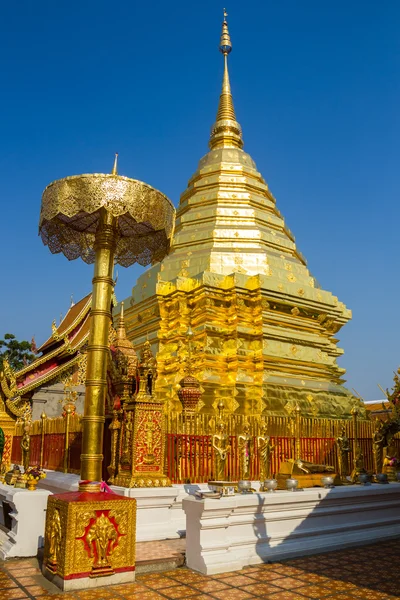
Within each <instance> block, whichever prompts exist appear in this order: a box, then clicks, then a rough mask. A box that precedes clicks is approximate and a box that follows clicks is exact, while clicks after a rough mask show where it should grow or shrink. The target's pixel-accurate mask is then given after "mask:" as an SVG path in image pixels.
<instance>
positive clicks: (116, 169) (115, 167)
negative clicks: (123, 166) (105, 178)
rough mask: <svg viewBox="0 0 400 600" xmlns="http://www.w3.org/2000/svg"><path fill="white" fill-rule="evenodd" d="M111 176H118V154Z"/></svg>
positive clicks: (116, 154)
mask: <svg viewBox="0 0 400 600" xmlns="http://www.w3.org/2000/svg"><path fill="white" fill-rule="evenodd" d="M111 175H118V152H116V153H115V157H114V165H113V168H112V171H111Z"/></svg>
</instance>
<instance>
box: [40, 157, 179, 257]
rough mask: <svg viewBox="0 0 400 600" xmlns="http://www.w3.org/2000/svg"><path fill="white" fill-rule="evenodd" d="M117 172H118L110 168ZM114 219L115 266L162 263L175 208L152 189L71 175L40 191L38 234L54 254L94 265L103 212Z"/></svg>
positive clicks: (100, 176)
mask: <svg viewBox="0 0 400 600" xmlns="http://www.w3.org/2000/svg"><path fill="white" fill-rule="evenodd" d="M114 170H115V171H116V169H114ZM102 209H104V210H105V211H107V213H109V214H110V215H112V216H113V217H116V218H117V225H116V228H117V231H116V236H117V240H116V242H117V243H116V248H115V257H114V258H115V261H116V262H117V263H119V264H120V265H122V266H124V267H128V266H130V265H132V264H133V263H135V262H137V263H139V264H140V265H142V266H146V265H149V264H151V263H155V262H158V261H160V260H162V259H163V258H164V256H165V255H166V254H167V252H168V249H169V243H170V240H171V237H172V233H173V228H174V221H175V208H174V206H173V204H172V202H171V201H170V200H169V199H168V198H167V197H166V196H165V195H164V194H162V193H161V192H159V191H158V190H156V189H154V188H153V187H151V186H149V185H147V184H146V183H143V182H142V181H138V180H136V179H129V178H128V177H122V176H120V175H117V174H116V172H115V173H112V174H104V173H91V174H86V175H75V176H72V177H66V178H65V179H59V180H58V181H54V182H53V183H50V185H48V186H47V187H46V189H45V190H44V192H43V197H42V208H41V212H40V221H39V233H40V235H41V238H42V240H43V243H44V244H45V245H48V246H49V249H50V251H51V252H52V253H53V254H57V253H59V252H62V253H63V254H64V255H65V256H66V257H67V258H68V260H74V259H76V258H79V257H80V258H82V260H84V261H85V262H86V263H88V264H90V263H93V262H94V260H95V250H94V243H95V236H96V232H97V230H98V226H99V221H100V214H101V210H102Z"/></svg>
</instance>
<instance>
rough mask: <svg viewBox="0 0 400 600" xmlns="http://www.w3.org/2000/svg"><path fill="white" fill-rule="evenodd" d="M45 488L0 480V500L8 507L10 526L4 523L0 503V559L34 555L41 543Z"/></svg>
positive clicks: (44, 510)
mask: <svg viewBox="0 0 400 600" xmlns="http://www.w3.org/2000/svg"><path fill="white" fill-rule="evenodd" d="M50 495H51V492H49V491H48V490H35V491H34V492H30V491H29V490H24V489H18V488H14V487H11V486H9V485H5V484H3V483H0V501H1V502H2V504H3V502H7V503H8V504H9V505H10V506H11V509H12V511H11V512H10V517H11V529H10V530H8V529H6V527H5V524H4V514H3V506H2V508H1V510H0V523H1V528H0V559H2V560H5V559H6V558H11V557H13V556H36V554H37V551H38V548H41V547H42V546H43V544H44V525H45V520H46V508H47V498H48V497H49V496H50Z"/></svg>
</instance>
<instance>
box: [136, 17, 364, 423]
mask: <svg viewBox="0 0 400 600" xmlns="http://www.w3.org/2000/svg"><path fill="white" fill-rule="evenodd" d="M226 16H227V15H226V13H225V14H224V20H223V24H222V35H221V40H220V51H221V53H222V55H223V75H222V90H221V94H220V98H219V103H218V109H217V115H216V120H215V122H214V124H213V126H212V128H211V135H210V141H209V146H210V151H209V152H208V153H207V154H206V155H205V156H204V157H203V158H201V160H200V162H199V164H198V168H197V170H196V171H195V173H194V175H193V176H192V177H191V178H190V180H189V183H188V185H187V188H186V190H185V191H184V192H183V194H182V195H181V198H180V203H179V208H178V210H177V216H176V222H175V233H174V238H173V243H172V247H171V251H170V253H169V255H168V256H167V257H166V258H165V259H164V260H163V261H162V262H161V264H158V265H155V266H154V267H152V268H151V269H148V270H147V271H146V273H144V274H143V275H142V276H141V277H139V279H138V281H137V283H136V285H135V286H134V288H133V289H132V298H131V299H129V300H128V304H127V305H126V306H127V307H128V308H127V310H126V323H127V333H128V337H129V338H130V339H132V341H133V343H134V346H135V347H140V346H141V345H142V344H143V341H144V339H146V336H149V339H150V340H151V342H152V343H153V344H154V346H156V348H157V349H158V354H157V363H158V366H159V368H158V380H157V381H158V389H159V390H160V393H161V390H163V391H164V392H165V393H166V394H167V395H169V397H171V406H172V405H173V403H174V402H176V398H175V396H176V394H174V391H173V390H174V388H175V386H176V384H177V383H178V382H179V381H180V380H181V379H182V376H183V372H182V371H183V369H182V365H183V364H184V360H185V355H187V348H186V342H185V335H186V331H187V330H188V328H189V327H191V328H192V329H193V331H194V344H195V345H196V344H197V351H196V352H195V354H196V357H195V359H194V365H193V367H194V373H195V375H196V377H198V379H199V381H200V383H201V386H202V387H203V388H204V390H205V391H204V395H203V396H202V402H204V405H205V406H204V410H207V411H209V412H211V411H212V410H213V409H212V407H214V408H215V406H216V405H217V404H218V398H223V401H224V402H225V406H226V408H227V409H228V410H231V411H234V410H240V411H243V412H245V413H246V412H247V413H248V412H249V411H250V412H253V413H254V414H260V412H262V411H263V410H269V411H271V413H270V414H276V415H278V414H279V415H285V414H287V410H288V408H287V406H289V408H290V405H289V403H288V399H289V398H296V400H297V401H298V402H299V404H300V405H301V409H302V412H303V414H310V415H312V416H316V415H317V414H318V415H320V416H323V417H332V416H342V415H350V412H349V411H350V408H351V407H352V406H353V404H354V402H355V399H354V397H353V396H352V394H351V393H350V392H349V391H348V390H346V389H345V388H344V387H343V386H342V384H343V383H344V380H343V375H344V373H345V371H344V369H343V368H341V367H340V366H339V365H338V364H337V362H336V359H337V357H338V356H340V355H341V354H342V352H343V351H342V350H341V349H340V348H338V346H337V343H338V340H337V339H336V337H335V334H336V332H337V331H339V330H340V328H341V327H342V326H343V325H344V324H345V323H346V322H347V321H348V320H349V319H350V318H351V311H350V310H348V309H347V308H346V306H345V305H344V304H343V303H342V302H340V301H339V300H338V298H337V297H336V296H334V295H333V294H332V293H331V292H330V291H328V290H323V289H321V288H320V286H319V285H318V282H317V281H316V280H315V278H314V277H313V275H312V274H311V273H310V271H309V270H308V268H307V263H306V260H305V258H304V257H303V256H302V254H301V253H300V251H299V250H298V248H297V246H296V242H295V238H294V236H293V234H292V233H291V231H290V230H289V228H288V227H287V225H286V224H285V221H284V219H283V216H282V214H281V213H280V211H279V209H278V208H277V205H276V200H275V197H274V196H273V194H272V193H271V191H270V190H269V188H268V185H267V183H266V182H265V180H264V178H263V177H262V175H261V174H260V173H259V172H258V170H257V167H256V165H255V163H254V161H253V159H252V158H251V156H250V155H249V154H247V153H246V152H244V150H243V137H242V130H241V127H240V125H239V123H238V121H237V118H236V112H235V109H234V103H233V97H232V90H231V83H230V79H229V73H228V59H229V57H230V55H231V50H232V43H231V38H230V34H229V29H228V23H227V19H226ZM171 390H172V391H171ZM175 407H176V408H177V406H176V404H175Z"/></svg>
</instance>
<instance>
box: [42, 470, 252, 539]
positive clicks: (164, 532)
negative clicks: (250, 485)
mask: <svg viewBox="0 0 400 600" xmlns="http://www.w3.org/2000/svg"><path fill="white" fill-rule="evenodd" d="M79 479H80V477H79V475H73V474H72V473H61V472H59V471H46V479H41V480H40V481H39V486H40V488H41V489H47V490H50V491H51V492H52V493H53V494H61V493H63V492H70V491H75V490H77V489H78V483H79ZM111 489H112V490H113V491H114V492H115V493H117V494H121V496H128V497H130V498H136V501H137V521H136V540H137V541H138V542H147V541H153V540H165V539H174V538H179V537H182V536H184V535H185V531H186V515H185V512H184V510H183V507H182V500H183V499H184V498H186V497H188V495H190V494H194V493H195V491H196V490H200V489H201V490H208V489H209V488H208V485H207V484H206V483H199V484H197V483H194V484H185V485H183V484H182V485H173V486H172V487H168V488H123V487H120V486H116V485H112V486H111ZM257 489H258V488H257Z"/></svg>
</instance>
